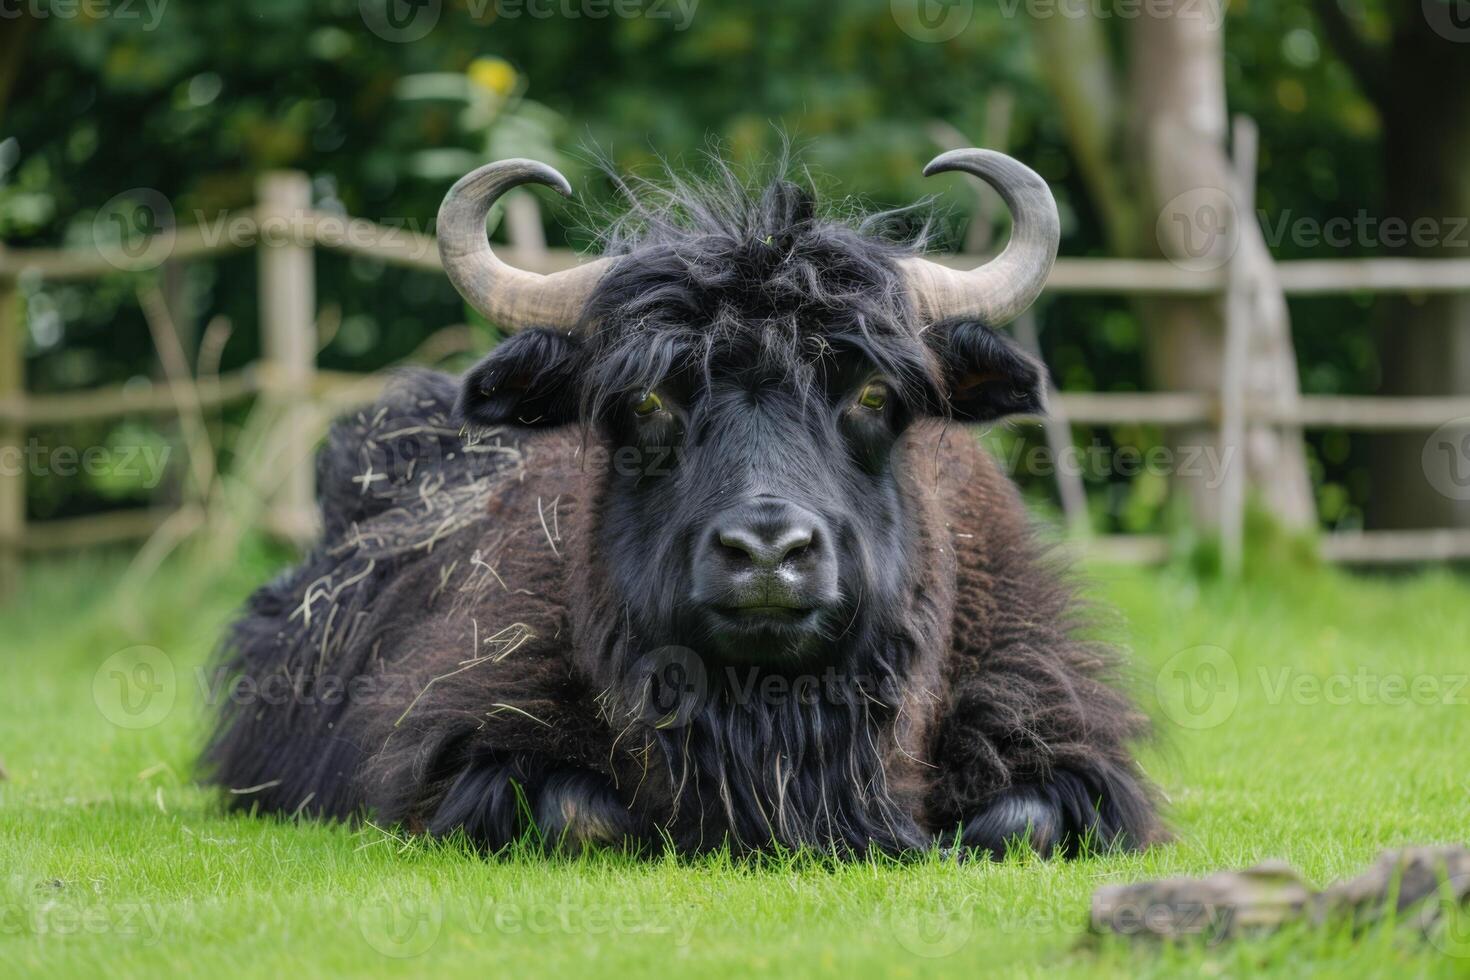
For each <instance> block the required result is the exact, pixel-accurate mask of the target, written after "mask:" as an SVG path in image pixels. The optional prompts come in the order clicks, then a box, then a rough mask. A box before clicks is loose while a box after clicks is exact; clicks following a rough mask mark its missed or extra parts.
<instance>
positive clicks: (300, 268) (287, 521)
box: [256, 171, 317, 541]
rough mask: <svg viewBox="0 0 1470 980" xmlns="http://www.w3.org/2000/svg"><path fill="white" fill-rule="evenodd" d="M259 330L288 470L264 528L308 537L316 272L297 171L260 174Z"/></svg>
mask: <svg viewBox="0 0 1470 980" xmlns="http://www.w3.org/2000/svg"><path fill="white" fill-rule="evenodd" d="M256 194H257V198H258V208H257V216H258V220H259V222H260V243H259V251H260V260H259V261H260V280H259V290H260V299H259V302H260V329H261V352H262V354H263V356H264V360H265V368H266V378H267V382H268V385H269V390H270V393H271V398H272V399H273V401H274V407H275V410H276V411H277V412H278V415H277V425H279V426H280V429H279V431H278V438H279V439H280V441H281V445H282V446H283V452H282V454H281V459H282V461H283V463H284V464H285V465H286V466H288V467H290V469H289V472H287V473H286V475H285V478H284V479H283V480H282V481H281V484H280V487H279V489H278V490H277V491H276V493H275V494H274V496H273V497H272V500H271V501H270V505H269V508H268V511H267V512H268V514H269V517H270V525H271V527H272V528H273V529H274V530H277V531H279V532H284V533H285V534H286V535H287V536H289V537H291V538H294V539H296V540H298V541H301V540H305V539H306V538H308V537H310V535H311V533H312V525H313V523H314V520H315V518H314V510H313V504H314V500H315V496H316V494H315V482H316V479H315V478H316V474H315V463H314V458H313V449H314V448H315V446H314V441H313V439H312V435H311V431H312V428H311V426H310V425H309V424H308V423H307V419H306V418H305V414H306V411H307V407H308V405H309V403H310V399H311V393H312V387H313V379H314V375H315V372H316V353H317V338H316V279H315V276H316V272H315V267H314V262H313V253H312V247H311V242H310V241H309V240H306V239H305V232H304V230H303V229H304V228H305V227H306V225H307V218H308V216H309V215H310V212H311V179H310V178H309V177H308V176H307V175H306V174H304V173H299V172H296V171H278V172H273V173H267V174H264V175H262V176H261V178H260V180H259V182H258V184H257V191H256Z"/></svg>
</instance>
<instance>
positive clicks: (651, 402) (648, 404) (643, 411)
mask: <svg viewBox="0 0 1470 980" xmlns="http://www.w3.org/2000/svg"><path fill="white" fill-rule="evenodd" d="M663 407H664V401H663V399H662V398H660V397H658V394H657V393H656V392H653V391H645V392H644V393H643V399H642V400H641V401H639V402H638V404H636V405H634V406H633V414H634V415H636V416H638V417H639V418H640V419H646V418H648V416H650V415H652V414H654V413H655V412H661V411H663Z"/></svg>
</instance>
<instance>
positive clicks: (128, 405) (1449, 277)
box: [0, 173, 1470, 587]
mask: <svg viewBox="0 0 1470 980" xmlns="http://www.w3.org/2000/svg"><path fill="white" fill-rule="evenodd" d="M258 197H259V200H258V202H257V205H256V206H255V207H253V208H250V209H247V210H245V211H243V212H240V213H237V214H235V215H232V216H231V224H232V226H233V227H235V228H239V227H241V226H242V225H244V226H246V227H247V228H248V227H252V226H253V227H255V228H256V229H258V230H263V229H266V228H268V227H270V226H271V225H272V223H274V225H275V226H278V228H279V229H280V230H281V232H282V233H277V234H257V235H253V236H240V235H237V234H223V233H221V228H220V227H219V226H215V227H206V226H200V227H194V228H182V229H178V230H176V231H170V232H169V234H170V235H171V236H172V242H171V244H170V245H169V247H168V248H167V249H166V250H165V251H166V253H167V256H168V258H169V259H170V260H180V259H200V258H207V257H212V256H216V255H221V254H224V253H227V252H230V251H235V250H238V249H240V248H254V249H255V250H256V251H257V254H258V256H259V305H260V318H261V322H260V329H261V332H262V351H263V357H262V360H261V361H260V362H258V363H256V364H254V365H252V366H250V367H247V368H245V369H244V370H241V371H239V372H236V373H232V374H226V375H222V376H220V377H218V378H217V379H214V380H209V381H202V382H200V383H199V384H198V385H197V386H190V387H191V394H190V397H194V395H193V392H194V391H197V405H198V406H199V407H202V408H209V409H215V408H219V407H222V406H226V405H231V404H236V403H239V402H243V401H246V400H249V399H252V398H257V397H259V398H265V399H271V400H273V402H275V403H276V405H277V407H278V408H279V409H280V410H281V411H282V413H283V415H282V418H283V422H282V424H283V425H286V426H295V430H294V431H295V435H296V437H297V438H299V439H302V440H305V439H308V438H309V435H308V433H307V430H306V429H305V427H302V426H300V425H299V424H298V422H297V421H295V419H296V414H295V413H296V412H297V411H298V410H299V409H301V408H302V407H303V406H308V405H309V404H310V403H312V402H313V401H315V400H318V399H320V398H321V397H323V395H324V394H325V393H327V392H333V391H335V392H336V393H337V397H338V400H341V401H342V402H343V403H344V404H345V403H347V402H350V401H351V400H352V399H353V398H357V397H363V398H367V397H371V395H372V392H373V391H375V390H376V386H375V381H374V379H373V378H371V377H367V376H342V375H326V374H323V373H322V372H320V371H318V370H317V368H316V364H315V359H316V349H317V346H316V345H317V339H316V300H315V274H314V269H313V264H314V254H313V250H314V249H315V248H318V247H320V248H326V249H330V250H334V251H339V252H343V253H345V254H349V255H355V256H360V257H365V258H371V259H373V260H376V261H379V262H383V263H385V264H387V265H392V266H400V267H405V268H410V269H418V270H422V271H428V272H439V271H441V270H442V267H441V265H440V261H439V253H438V249H437V248H436V247H435V243H434V240H433V238H432V237H430V236H426V235H423V234H420V233H416V232H413V231H411V230H408V229H404V228H395V227H385V226H382V225H378V224H375V223H373V222H370V221H366V220H363V219H359V218H350V217H346V216H343V215H337V214H330V213H325V212H321V211H317V210H314V209H313V208H312V206H311V201H310V184H309V181H308V180H307V178H306V177H305V175H302V174H297V173H273V174H268V175H266V176H264V177H263V178H262V179H261V181H260V183H259V185H258ZM525 200H526V201H527V202H528V203H529V202H530V199H529V198H526V199H525ZM508 203H509V202H508ZM507 224H508V225H509V226H511V227H512V228H514V227H515V226H516V225H517V224H519V225H520V226H521V227H522V228H524V227H526V226H527V224H528V223H527V221H526V220H525V216H521V220H520V221H519V222H516V221H510V222H507ZM501 251H502V256H503V257H504V258H505V259H507V261H510V262H511V263H512V264H515V265H518V266H521V267H524V268H527V269H530V270H533V271H537V272H552V271H560V270H562V269H566V268H570V267H572V266H573V265H575V264H576V263H577V262H578V261H579V256H578V255H576V254H575V253H573V252H571V251H568V250H565V249H548V248H545V247H544V245H543V244H542V243H541V242H540V241H539V240H535V239H532V240H529V241H527V240H522V241H520V242H514V241H513V242H512V244H511V246H510V247H508V248H504V249H502V250H501ZM940 261H942V262H945V263H946V264H949V265H952V266H954V267H957V268H971V267H973V266H974V265H976V264H978V263H979V262H980V261H983V259H981V258H980V257H976V256H965V255H959V256H948V257H943V258H941V259H940ZM157 263H158V259H157V255H156V252H155V250H154V249H151V248H150V249H144V250H143V254H142V255H141V256H140V257H138V258H130V257H129V256H127V255H121V254H112V253H107V254H104V253H103V252H102V251H100V250H81V249H6V248H3V247H0V450H4V449H6V447H20V446H22V445H24V443H25V438H26V430H27V428H28V427H30V426H36V425H54V424H65V423H72V422H80V421H86V420H93V419H100V418H111V417H121V416H126V415H136V414H143V415H173V414H176V413H177V412H178V411H179V409H178V406H179V404H180V398H179V396H180V394H181V392H180V391H178V390H176V386H175V384H173V383H167V382H165V383H159V384H154V385H153V386H151V387H148V388H144V389H137V388H134V387H131V386H116V385H115V386H108V387H101V388H94V389H91V390H88V391H83V392H75V393H63V394H47V395H30V394H27V392H26V385H25V377H24V343H23V340H24V322H23V313H22V304H21V299H20V290H19V288H18V284H19V283H21V282H23V281H26V280H29V279H33V278H34V279H39V280H54V281H86V280H95V279H100V278H102V277H105V276H110V275H114V274H116V273H118V272H119V271H122V272H128V271H146V270H147V269H150V268H153V267H155V266H156V265H157ZM1276 273H1277V276H1278V278H1279V281H1280V285H1281V288H1282V290H1283V291H1284V293H1285V294H1286V295H1288V296H1320V295H1328V294H1352V293H1408V294H1427V293H1449V292H1470V259H1345V260H1330V261H1317V260H1312V261H1289V262H1279V263H1276ZM1231 288H1232V272H1231V268H1230V267H1229V265H1227V266H1226V267H1225V268H1222V269H1219V270H1215V271H1208V272H1196V271H1191V270H1188V269H1184V268H1180V267H1179V266H1176V265H1174V264H1171V263H1169V262H1164V261H1149V260H1137V259H1110V258H1063V259H1060V260H1058V261H1057V263H1056V267H1055V268H1054V270H1053V272H1052V275H1051V279H1050V281H1049V282H1048V286H1047V291H1048V292H1049V293H1052V294H1058V295H1065V294H1097V295H1117V296H1142V295H1174V296H1199V297H1225V296H1227V295H1228V293H1229V291H1230V289H1231ZM344 392H346V393H347V394H346V395H344V394H343V393H344ZM1056 405H1057V408H1058V409H1059V410H1060V412H1061V413H1062V414H1063V415H1064V416H1065V417H1066V418H1067V420H1068V421H1069V422H1070V423H1073V424H1080V425H1110V424H1120V423H1132V422H1146V423H1153V424H1158V425H1163V426H1181V425H1190V424H1196V425H1200V424H1202V425H1209V426H1215V427H1219V428H1221V429H1222V431H1223V430H1225V429H1226V428H1227V427H1231V428H1232V429H1233V430H1236V431H1235V432H1234V434H1233V435H1231V436H1230V437H1229V438H1227V439H1226V440H1225V442H1224V444H1226V445H1232V444H1235V440H1236V439H1238V437H1239V433H1238V430H1239V427H1240V426H1241V425H1242V424H1243V423H1245V422H1257V423H1268V424H1272V425H1294V426H1300V427H1307V428H1312V427H1319V428H1343V429H1354V430H1364V431H1390V430H1414V429H1423V430H1432V429H1434V428H1437V427H1438V426H1440V425H1442V424H1445V423H1446V422H1448V421H1450V420H1453V419H1460V418H1470V397H1420V398H1384V397H1369V396H1303V397H1302V398H1301V399H1300V403H1299V405H1297V406H1296V407H1295V408H1294V409H1292V410H1290V411H1283V410H1280V409H1277V408H1273V407H1271V406H1256V405H1251V404H1243V403H1242V404H1239V405H1232V404H1231V397H1230V386H1229V385H1222V394H1220V395H1216V394H1213V393H1204V392H1191V391H1172V392H1155V393H1136V394H1135V393H1127V394H1123V393H1106V392H1064V393H1061V394H1059V395H1057V396H1056ZM1022 421H1035V420H1022ZM309 448H310V447H309V446H306V445H302V446H298V447H296V449H297V451H298V455H295V456H294V457H293V458H300V459H305V458H308V457H309ZM296 469H297V470H298V471H299V472H293V474H292V475H291V476H290V478H289V479H288V480H287V481H286V483H285V484H284V486H283V487H282V489H281V490H280V492H279V495H278V497H277V499H275V500H274V501H272V504H271V511H270V513H271V523H272V524H273V526H275V527H277V528H293V529H295V530H296V532H297V533H305V532H306V531H307V528H306V527H305V525H304V524H303V521H304V520H305V515H307V514H309V513H310V511H311V497H312V485H311V480H312V470H311V467H310V466H299V467H297V468H296ZM170 513H171V512H170V511H167V510H165V511H154V510H144V511H126V512H121V513H115V514H99V515H93V516H90V517H87V518H80V519H73V520H68V521H48V522H44V523H40V524H30V523H28V522H27V520H26V514H25V475H24V473H23V472H22V473H18V474H17V473H9V472H0V587H3V586H5V585H7V584H9V583H12V582H14V581H15V579H16V577H17V576H18V574H19V570H20V565H19V562H20V555H21V554H22V553H23V552H30V551H46V550H54V549H62V548H74V547H80V546H85V545H91V544H100V543H106V542H115V541H122V540H127V539H133V538H139V537H144V536H147V535H148V534H150V533H152V532H153V531H154V530H155V529H157V527H158V526H159V525H160V524H161V523H162V522H163V521H164V520H165V519H167V517H168V516H169V514H170ZM1091 545H1092V546H1093V547H1096V548H1097V549H1098V550H1100V551H1102V552H1104V553H1106V554H1109V555H1111V556H1112V557H1115V558H1119V559H1122V560H1130V561H1155V560H1158V559H1160V558H1162V557H1164V556H1166V555H1167V551H1168V542H1167V541H1164V540H1162V539H1159V538H1150V537H1146V536H1127V537H1117V536H1115V537H1104V538H1100V539H1097V540H1095V541H1093V542H1091ZM1321 551H1322V554H1323V556H1324V557H1326V558H1328V559H1330V560H1338V561H1349V562H1372V561H1416V560H1432V559H1452V558H1454V559H1458V558H1470V531H1467V530H1460V529H1429V530H1424V531H1414V532H1352V533H1341V534H1328V535H1325V536H1324V538H1323V540H1322V544H1321Z"/></svg>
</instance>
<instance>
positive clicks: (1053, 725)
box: [929, 621, 1165, 857]
mask: <svg viewBox="0 0 1470 980" xmlns="http://www.w3.org/2000/svg"><path fill="white" fill-rule="evenodd" d="M1033 622H1034V621H1033ZM1036 629H1037V630H1038V632H1041V633H1043V634H1045V635H1041V636H1027V635H1025V634H1024V631H1023V635H1021V636H1019V637H1017V636H1012V637H1010V639H1011V641H1012V642H1010V643H1008V644H1007V645H1006V646H1005V647H1003V648H1001V649H992V650H991V651H989V652H987V653H986V654H985V655H984V656H982V657H977V658H976V660H975V662H974V663H973V665H972V666H970V669H969V670H967V671H966V673H965V674H964V675H963V676H961V677H960V678H959V679H958V680H957V681H956V682H955V683H954V685H953V687H952V689H951V692H950V693H951V696H950V698H949V703H948V706H947V709H946V711H945V713H944V716H943V718H942V720H941V722H940V726H939V732H938V739H937V741H936V756H937V762H938V766H939V776H938V778H937V779H936V781H935V783H934V788H933V790H932V793H931V795H930V798H929V813H930V814H931V815H932V817H933V819H932V824H933V826H934V827H935V828H936V830H937V831H939V832H941V833H945V834H948V833H950V832H953V831H956V829H957V830H958V832H957V834H956V835H955V836H953V837H948V838H947V839H948V840H950V841H951V842H953V843H956V844H958V845H959V846H961V847H964V848H968V849H973V850H975V851H987V852H989V853H990V854H991V856H993V857H1000V856H1003V855H1004V853H1005V849H1006V847H1007V845H1008V844H1010V843H1012V842H1016V841H1024V842H1026V843H1028V844H1029V845H1030V846H1031V847H1032V848H1033V849H1034V850H1036V851H1037V852H1038V853H1039V854H1042V855H1044V856H1050V855H1052V854H1064V855H1067V856H1073V855H1076V854H1077V853H1079V852H1080V851H1082V850H1085V849H1087V848H1096V849H1108V848H1113V847H1122V848H1141V847H1145V846H1147V845H1148V844H1150V843H1153V842H1155V841H1159V840H1162V839H1164V837H1165V835H1164V833H1163V832H1162V830H1161V829H1160V827H1159V824H1158V818H1157V816H1156V814H1155V808H1154V802H1153V799H1152V798H1151V796H1150V793H1149V790H1148V789H1147V787H1146V783H1145V780H1144V778H1143V775H1142V772H1141V771H1140V770H1139V768H1138V765H1137V763H1136V762H1135V761H1134V759H1133V756H1132V753H1131V751H1130V748H1129V743H1130V742H1132V741H1133V740H1134V739H1137V738H1139V737H1142V736H1144V735H1145V734H1146V733H1147V730H1148V723H1147V719H1146V718H1145V717H1144V716H1143V715H1142V714H1141V713H1139V712H1138V710H1137V709H1136V708H1135V707H1134V705H1133V704H1132V703H1131V701H1130V700H1129V699H1128V697H1127V696H1126V695H1125V694H1124V693H1122V691H1120V690H1119V689H1118V688H1116V687H1114V686H1113V685H1112V684H1111V683H1109V674H1110V672H1111V671H1110V665H1111V663H1112V661H1111V658H1110V656H1109V654H1108V652H1107V651H1105V650H1100V649H1098V648H1096V647H1093V646H1091V645H1087V644H1081V643H1077V642H1075V641H1072V640H1070V639H1069V638H1067V637H1066V636H1065V635H1064V634H1061V633H1056V632H1052V631H1050V630H1047V629H1046V628H1044V627H1036ZM1041 641H1045V642H1046V645H1045V646H1042V645H1041Z"/></svg>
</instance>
